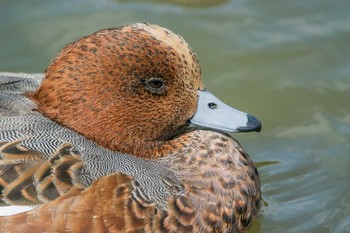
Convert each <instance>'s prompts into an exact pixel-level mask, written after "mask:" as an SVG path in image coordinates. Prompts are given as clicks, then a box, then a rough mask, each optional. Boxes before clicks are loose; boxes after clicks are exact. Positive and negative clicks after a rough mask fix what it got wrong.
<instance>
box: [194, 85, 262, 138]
mask: <svg viewBox="0 0 350 233" xmlns="http://www.w3.org/2000/svg"><path fill="white" fill-rule="evenodd" d="M198 96H199V99H198V106H197V112H196V113H195V114H194V116H193V117H192V118H191V119H190V122H191V123H192V124H194V125H198V126H203V127H207V128H212V129H218V130H222V131H226V132H250V131H257V132H260V130H261V122H260V121H259V120H258V119H257V118H255V117H254V116H252V115H250V114H247V113H245V112H241V111H239V110H237V109H234V108H232V107H230V106H228V105H227V104H225V103H223V102H222V101H221V100H219V99H218V98H216V97H215V96H214V95H213V94H211V93H210V92H209V91H207V90H204V91H198Z"/></svg>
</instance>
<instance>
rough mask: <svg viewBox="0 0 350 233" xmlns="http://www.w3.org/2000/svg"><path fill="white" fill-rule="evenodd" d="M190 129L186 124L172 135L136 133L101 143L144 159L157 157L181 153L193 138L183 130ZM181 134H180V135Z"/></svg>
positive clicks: (114, 149) (187, 130)
mask: <svg viewBox="0 0 350 233" xmlns="http://www.w3.org/2000/svg"><path fill="white" fill-rule="evenodd" d="M189 131H192V129H189V128H188V126H187V125H185V126H183V127H180V128H179V129H178V130H177V131H176V132H175V133H174V134H173V135H164V136H163V137H162V138H159V139H157V140H147V139H145V138H142V137H140V138H138V137H137V134H134V135H130V137H131V138H129V139H128V140H114V141H112V142H110V143H111V144H110V145H107V146H106V145H103V146H105V147H107V148H112V150H113V151H118V152H122V153H126V154H131V155H134V156H137V157H140V158H144V159H157V158H162V157H166V156H170V155H172V154H178V153H181V151H183V150H185V149H186V148H187V147H188V145H189V144H192V143H193V142H191V140H194V139H195V137H194V135H191V137H189V136H188V135H187V134H186V133H185V132H189ZM180 135H181V136H180ZM124 139H125V138H124Z"/></svg>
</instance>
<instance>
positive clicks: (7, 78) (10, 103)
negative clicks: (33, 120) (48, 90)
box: [0, 73, 44, 117]
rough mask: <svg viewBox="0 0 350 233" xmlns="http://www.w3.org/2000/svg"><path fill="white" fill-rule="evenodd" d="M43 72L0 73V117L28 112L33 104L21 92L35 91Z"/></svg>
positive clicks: (33, 106) (32, 107)
mask: <svg viewBox="0 0 350 233" xmlns="http://www.w3.org/2000/svg"><path fill="white" fill-rule="evenodd" d="M43 77H44V75H43V74H26V73H0V117H4V116H15V115H23V114H30V112H31V110H32V109H34V108H35V104H34V103H33V102H32V101H31V100H29V99H28V98H27V97H25V96H24V95H23V94H24V93H27V92H32V91H35V90H36V89H37V88H38V87H39V86H40V83H41V81H42V79H43Z"/></svg>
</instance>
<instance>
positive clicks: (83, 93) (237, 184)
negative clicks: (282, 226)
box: [0, 24, 260, 232]
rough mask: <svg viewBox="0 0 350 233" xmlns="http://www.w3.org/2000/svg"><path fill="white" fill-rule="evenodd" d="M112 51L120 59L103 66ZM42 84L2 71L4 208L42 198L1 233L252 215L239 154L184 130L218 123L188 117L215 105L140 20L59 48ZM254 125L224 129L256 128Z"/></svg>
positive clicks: (192, 70)
mask: <svg viewBox="0 0 350 233" xmlns="http://www.w3.org/2000/svg"><path fill="white" fill-rule="evenodd" d="M108 33H111V34H112V38H113V41H114V43H117V44H118V46H119V47H118V46H117V47H118V48H117V49H113V46H114V45H115V44H114V45H113V44H112V43H111V41H110V38H109V39H108V38H107V39H106V38H105V37H107V36H108V35H109V34H108ZM134 37H135V38H136V39H135V38H134ZM164 37H166V38H167V39H168V40H167V42H166V43H165V44H164V45H162V44H159V43H161V41H160V39H162V40H163V39H166V38H164ZM101 38H102V39H101ZM100 39H101V40H100ZM134 40H135V41H136V42H137V43H136V44H133V43H134V42H133V41H134ZM86 41H87V42H86ZM106 41H107V43H102V42H106ZM84 43H85V44H84ZM125 43H126V44H127V46H126V49H125V48H124V47H123V46H125ZM128 43H130V44H128ZM140 43H143V45H142V46H146V50H145V48H144V47H142V46H141V45H140ZM96 45H98V46H100V47H97V50H96V47H95V46H96ZM140 47H141V48H140ZM154 47H156V49H154ZM99 48H102V49H101V52H100V53H99V51H100V50H99ZM103 48H108V49H106V50H104V49H103ZM111 48H112V49H111ZM130 48H134V49H136V50H137V56H136V57H135V54H131V52H130V51H131V50H130V51H129V49H130ZM175 48H176V49H180V51H182V52H181V54H178V51H177V50H174V49H175ZM144 50H145V51H146V52H145V53H146V54H147V56H148V57H147V59H151V61H152V62H151V63H149V62H145V60H147V59H146V57H143V56H146V55H145V54H144ZM82 51H89V53H88V54H87V55H86V56H83V55H82V54H81V52H82ZM118 51H119V52H121V51H122V52H121V54H118V57H119V58H120V61H119V62H114V63H113V61H111V60H110V59H109V60H108V59H107V61H106V58H104V59H102V58H103V56H109V57H113V56H112V55H113V54H114V55H115V54H116V53H117V52H118ZM140 51H141V52H140ZM93 54H95V55H96V57H94V56H93ZM102 54H103V56H102ZM111 54H112V55H111ZM128 56H129V57H128ZM177 57H180V58H179V59H178V60H179V62H175V63H174V64H173V63H171V62H172V61H173V60H177ZM77 58H79V59H77ZM84 59H85V63H84ZM96 59H97V60H96ZM125 59H126V61H124V60H125ZM130 59H131V60H130ZM102 60H104V61H105V62H102ZM127 61H129V62H130V61H131V62H133V61H137V62H136V63H134V64H133V65H131V66H130V65H129V66H128V67H127V68H125V67H124V63H125V62H127ZM74 62H75V63H74ZM89 62H90V65H93V66H94V65H95V71H96V72H90V71H89V70H86V69H87V68H88V67H89ZM112 63H113V64H112ZM139 63H140V64H139ZM125 64H126V63H125ZM155 64H157V65H158V67H157V66H154V65H155ZM161 64H162V65H163V66H164V65H166V66H165V68H164V67H163V68H162V67H159V66H160V65H161ZM120 66H121V67H124V68H125V69H124V68H123V69H121V68H120ZM145 67H146V68H145ZM101 69H103V70H101ZM116 69H119V71H118V72H117V70H116ZM102 71H103V72H102ZM144 76H145V77H144ZM43 77H44V76H43V75H40V74H37V75H27V74H22V75H17V74H11V73H3V74H1V75H0V109H1V112H0V152H1V154H0V191H1V192H2V200H3V201H4V202H5V203H7V204H40V203H46V202H47V203H46V204H44V205H42V206H41V207H39V208H37V209H34V210H32V211H30V212H27V213H23V214H20V215H16V216H10V217H2V218H0V232H30V231H32V232H43V231H45V232H47V231H49V232H52V231H54V232H56V231H57V232H128V231H130V232H132V231H134V230H144V231H146V232H181V231H182V230H183V231H186V232H240V231H242V230H244V229H245V228H246V227H247V226H248V225H249V224H250V223H251V221H252V219H253V218H254V217H255V216H256V214H257V210H258V206H259V201H260V183H259V177H258V174H257V171H256V169H255V168H254V166H253V163H252V161H251V160H250V158H249V156H248V155H246V154H245V152H244V151H243V150H242V148H241V147H240V145H239V144H238V143H237V142H236V141H235V140H233V139H232V138H231V137H229V136H228V135H224V134H222V133H220V132H214V131H210V130H205V129H199V128H196V127H188V120H190V119H193V122H194V123H196V124H199V125H204V126H209V127H214V128H219V129H220V127H221V126H220V122H219V123H214V124H212V123H210V122H209V123H207V122H206V119H204V120H203V118H201V117H200V116H198V115H199V113H200V111H201V110H199V107H198V106H199V105H200V103H201V101H202V100H203V98H205V100H206V101H213V99H212V97H211V95H210V94H207V93H206V91H204V85H203V83H202V81H201V79H200V72H199V66H198V64H197V60H196V57H195V55H194V53H193V52H192V50H190V49H189V47H188V45H187V44H186V43H185V42H184V41H183V39H182V38H180V37H177V36H176V35H175V34H171V32H170V31H168V30H166V29H162V28H159V27H157V26H154V25H146V24H139V25H132V26H130V27H122V28H117V29H109V30H107V31H100V32H98V33H96V34H94V35H92V36H90V37H86V38H83V39H82V40H80V41H78V42H76V43H74V44H70V45H68V46H67V47H66V48H65V50H63V52H61V53H60V54H59V55H58V56H57V57H56V59H55V60H53V62H52V63H51V65H50V66H49V68H48V70H47V72H46V74H45V78H44V79H43ZM42 80H44V81H42ZM94 83H98V86H100V89H98V87H96V86H95V85H93V84H94ZM94 88H95V89H94ZM101 88H102V90H101ZM198 91H199V92H198ZM197 93H199V94H197ZM139 96H140V97H141V98H139ZM198 96H199V98H200V99H199V100H196V99H198ZM203 96H204V97H203ZM214 100H215V101H216V99H214ZM209 103H210V104H212V102H209ZM207 104H208V103H205V105H206V106H207ZM210 104H209V105H208V106H210ZM215 104H217V105H218V106H216V107H219V108H220V107H221V105H220V102H216V103H215ZM154 106H156V107H154ZM208 106H207V107H208ZM196 108H197V110H196ZM225 108H226V107H225V106H223V107H222V109H225ZM195 113H196V114H195ZM194 114H195V115H194ZM229 114H230V113H229ZM193 115H194V116H193ZM238 115H239V118H241V117H244V116H246V115H244V114H243V113H239V114H238ZM252 119H253V118H252V117H251V116H249V117H248V118H246V120H245V123H244V124H242V123H237V124H236V125H235V124H233V126H230V125H225V127H231V128H233V129H237V131H239V130H241V131H248V130H258V129H259V127H260V125H259V124H258V125H254V126H252V125H251V124H252V123H258V122H254V120H253V122H252ZM219 120H220V119H219ZM243 122H244V121H243ZM129 154H132V155H129ZM146 159H147V160H146ZM57 198H58V199H57ZM54 199H56V200H54ZM52 200H54V201H52Z"/></svg>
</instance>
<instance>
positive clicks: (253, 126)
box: [237, 114, 262, 132]
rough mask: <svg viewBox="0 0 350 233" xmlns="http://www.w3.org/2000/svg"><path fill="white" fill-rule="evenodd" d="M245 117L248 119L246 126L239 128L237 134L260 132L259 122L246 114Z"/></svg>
mask: <svg viewBox="0 0 350 233" xmlns="http://www.w3.org/2000/svg"><path fill="white" fill-rule="evenodd" d="M247 117H248V122H247V125H246V126H244V127H239V128H238V129H237V131H238V132H251V131H256V132H260V131H261V128H262V125H261V122H260V121H259V120H258V119H257V118H256V117H255V116H253V115H250V114H247Z"/></svg>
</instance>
